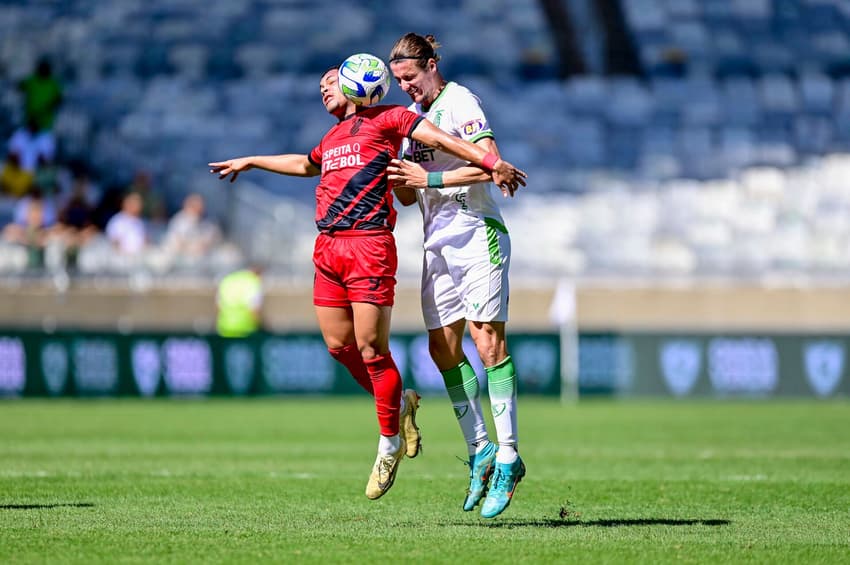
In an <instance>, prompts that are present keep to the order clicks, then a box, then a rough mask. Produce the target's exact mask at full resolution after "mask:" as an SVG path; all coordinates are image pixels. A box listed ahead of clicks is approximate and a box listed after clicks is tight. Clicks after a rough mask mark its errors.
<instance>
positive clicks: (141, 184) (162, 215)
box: [128, 171, 168, 225]
mask: <svg viewBox="0 0 850 565" xmlns="http://www.w3.org/2000/svg"><path fill="white" fill-rule="evenodd" d="M128 191H129V192H135V193H137V194H138V195H139V196H140V197H141V199H142V218H144V219H145V220H147V221H149V222H152V223H154V224H159V225H162V224H165V222H166V220H167V219H168V213H167V211H166V209H165V203H164V201H163V199H162V196H161V195H160V194H159V193H158V192H157V191H156V190H155V189H154V186H153V178H152V177H151V174H150V173H149V172H148V171H136V174H135V175H134V176H133V182H132V183H130V186H129V188H128Z"/></svg>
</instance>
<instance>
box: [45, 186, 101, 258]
mask: <svg viewBox="0 0 850 565" xmlns="http://www.w3.org/2000/svg"><path fill="white" fill-rule="evenodd" d="M86 190H87V185H86V184H85V183H75V184H74V185H73V188H72V191H73V192H72V193H71V195H70V197H69V198H68V201H67V202H66V203H65V205H64V206H63V207H62V209H61V210H60V211H59V222H58V224H57V226H56V228H55V229H54V235H55V237H56V239H57V240H59V241H60V242H61V244H62V248H63V249H64V251H65V258H66V262H67V264H68V265H70V266H75V265H76V260H77V255H78V253H79V250H80V248H81V247H83V246H84V245H85V244H87V243H88V242H89V241H91V240H92V238H93V237H94V236H96V235H97V233H98V229H97V227H95V225H94V207H93V206H92V205H91V204H90V203H89V201H88V199H87V196H86Z"/></svg>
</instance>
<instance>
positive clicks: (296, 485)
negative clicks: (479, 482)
mask: <svg viewBox="0 0 850 565" xmlns="http://www.w3.org/2000/svg"><path fill="white" fill-rule="evenodd" d="M519 417H520V434H521V435H520V437H521V440H522V441H521V453H522V455H523V458H524V459H525V461H526V464H527V466H528V475H527V476H526V478H525V480H524V481H523V482H522V483H521V484H520V486H519V488H518V489H517V493H516V495H515V497H514V500H513V503H512V504H511V506H510V508H508V510H507V511H506V512H505V513H504V514H503V515H502V516H500V517H498V518H496V519H494V520H484V519H482V518H480V517H479V516H478V514H477V513H476V512H469V513H465V512H463V511H462V510H461V503H462V500H463V496H464V492H465V488H466V480H467V468H466V467H465V466H464V465H463V464H462V463H461V462H460V461H459V460H458V458H457V457H461V458H464V459H465V457H466V451H465V446H464V445H463V441H462V439H461V436H460V432H459V430H458V429H457V424H456V423H455V421H454V417H453V414H452V411H451V408H450V406H449V404H448V400H447V399H445V398H425V399H423V401H422V408H421V411H420V415H419V418H418V420H419V424H420V425H421V427H422V432H423V436H424V452H423V453H422V454H421V455H420V456H419V457H418V458H416V459H413V460H405V461H404V462H403V463H402V465H401V468H400V470H399V475H398V478H397V480H396V484H395V486H394V487H393V489H392V490H391V491H390V492H389V493H388V494H387V495H386V496H385V497H383V498H382V499H380V500H378V501H374V502H373V501H369V500H367V499H366V498H365V496H364V494H363V490H364V488H365V485H366V479H367V477H368V474H369V470H370V467H371V464H372V462H373V461H374V456H375V450H376V448H377V424H376V421H375V417H374V411H373V409H372V406H371V404H370V403H369V402H368V401H367V399H365V398H357V399H344V398H336V399H303V398H286V399H256V400H202V401H201V400H199V401H165V400H163V401H142V400H101V401H29V400H26V401H8V402H2V403H0V562H4V563H9V562H12V563H15V562H79V563H91V562H109V563H112V562H155V563H187V562H224V563H255V562H340V561H345V562H375V561H378V560H380V561H381V562H384V563H397V562H402V563H403V562H445V563H517V562H528V563H539V562H575V563H594V562H608V563H623V562H644V563H658V562H687V563H729V562H735V563H740V562H758V563H841V562H844V563H850V404H848V403H846V402H830V403H826V402H813V401H812V402H809V401H805V402H804V401H800V402H782V403H780V402H713V401H705V402H672V401H670V402H661V401H658V402H643V401H641V402H620V403H613V402H603V401H594V402H583V403H581V404H579V405H576V406H562V405H560V404H558V403H557V402H556V401H554V400H543V399H534V398H521V399H520V414H519Z"/></svg>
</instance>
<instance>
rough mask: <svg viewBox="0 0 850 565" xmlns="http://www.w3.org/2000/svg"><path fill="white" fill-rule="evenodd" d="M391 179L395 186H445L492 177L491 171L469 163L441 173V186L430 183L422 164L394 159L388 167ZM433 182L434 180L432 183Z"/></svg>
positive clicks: (487, 179) (416, 187)
mask: <svg viewBox="0 0 850 565" xmlns="http://www.w3.org/2000/svg"><path fill="white" fill-rule="evenodd" d="M387 172H388V173H389V179H390V181H392V183H393V188H414V189H420V188H443V187H447V186H465V185H468V184H473V183H476V182H487V181H489V180H490V179H491V175H490V173H488V172H486V171H485V170H484V169H482V168H481V167H476V166H474V165H469V166H467V167H461V168H459V169H455V170H453V171H443V172H441V173H439V174H440V175H441V177H442V182H441V183H440V186H430V185H429V184H428V171H426V170H425V169H423V168H422V165H419V164H418V163H414V162H412V161H408V160H406V159H405V160H403V161H402V160H400V159H393V160H392V161H390V164H389V166H388V167H387ZM431 184H433V182H432V183H431Z"/></svg>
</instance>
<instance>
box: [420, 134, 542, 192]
mask: <svg viewBox="0 0 850 565" xmlns="http://www.w3.org/2000/svg"><path fill="white" fill-rule="evenodd" d="M410 137H412V138H413V139H415V140H416V141H419V142H421V143H424V144H425V145H428V146H429V147H433V148H434V149H439V150H440V151H445V152H446V153H451V154H452V155H454V156H455V157H459V158H460V159H463V160H465V161H469V162H470V163H472V164H473V165H479V166H481V167H483V168H484V169H485V170H487V171H492V173H493V182H495V183H496V185H497V186H498V187H499V188H501V189H502V191H503V192H504V191H507V192H508V193H510V194H513V193H514V192H515V191H516V189H517V188H519V186H520V185H522V186H525V179H526V178H527V176H528V175H526V173H525V171H522V170H520V169H518V168H516V167H514V166H513V165H512V164H510V163H508V162H507V161H505V160H504V159H501V158H500V157H499V156H498V155H497V154H494V153H490V152H488V151H487V150H486V149H484V148H483V147H480V146H478V145H476V144H475V143H470V142H469V141H466V140H465V139H460V138H458V137H454V136H452V135H449V134H447V133H446V132H444V131H443V130H441V129H440V128H438V127H436V126H435V125H433V124H432V123H430V122H428V121H427V120H422V121H421V122H419V124H418V125H417V126H416V129H414V130H413V133H412V134H411V135H410ZM494 159H495V160H494Z"/></svg>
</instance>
